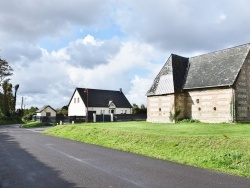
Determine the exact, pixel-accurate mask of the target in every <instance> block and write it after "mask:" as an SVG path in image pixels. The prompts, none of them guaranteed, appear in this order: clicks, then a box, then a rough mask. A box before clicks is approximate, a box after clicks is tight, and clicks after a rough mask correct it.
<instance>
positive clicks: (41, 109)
mask: <svg viewBox="0 0 250 188" xmlns="http://www.w3.org/2000/svg"><path fill="white" fill-rule="evenodd" d="M47 107H50V108H51V109H52V110H54V111H55V112H56V110H55V109H54V108H52V107H51V106H50V105H44V106H43V107H42V108H40V109H38V110H37V111H36V113H40V112H42V111H43V110H44V109H45V108H47Z"/></svg>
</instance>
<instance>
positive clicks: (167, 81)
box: [147, 54, 188, 96]
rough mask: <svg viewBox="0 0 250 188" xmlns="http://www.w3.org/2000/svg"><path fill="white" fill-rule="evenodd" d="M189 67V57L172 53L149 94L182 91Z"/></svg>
mask: <svg viewBox="0 0 250 188" xmlns="http://www.w3.org/2000/svg"><path fill="white" fill-rule="evenodd" d="M187 68H188V58H185V57H181V56H178V55H175V54H172V55H171V56H170V57H169V58H168V60H167V62H166V63H165V65H164V66H163V68H162V69H161V71H160V72H159V74H158V75H157V76H156V78H155V80H154V82H153V84H152V86H151V88H150V89H149V90H148V92H147V96H150V95H163V94H170V93H175V92H180V91H181V90H182V87H183V84H184V82H185V77H186V72H187Z"/></svg>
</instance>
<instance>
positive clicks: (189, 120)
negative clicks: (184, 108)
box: [179, 119, 200, 123]
mask: <svg viewBox="0 0 250 188" xmlns="http://www.w3.org/2000/svg"><path fill="white" fill-rule="evenodd" d="M179 123H200V121H199V120H197V119H183V120H181V121H179Z"/></svg>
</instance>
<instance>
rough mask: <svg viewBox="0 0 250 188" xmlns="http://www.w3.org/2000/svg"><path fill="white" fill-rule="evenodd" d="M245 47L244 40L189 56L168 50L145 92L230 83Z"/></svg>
mask: <svg viewBox="0 0 250 188" xmlns="http://www.w3.org/2000/svg"><path fill="white" fill-rule="evenodd" d="M249 50H250V44H245V45H241V46H236V47H233V48H228V49H224V50H219V51H216V52H212V53H208V54H203V55H199V56H196V57H191V58H184V57H181V56H178V55H174V54H172V55H171V56H170V57H169V59H168V60H167V62H166V63H165V64H164V66H163V68H162V69H161V71H160V72H159V74H158V75H157V76H156V78H155V80H154V82H153V84H152V86H151V87H150V89H149V90H148V92H147V96H152V95H164V94H170V93H175V92H181V91H183V90H188V89H197V88H208V87H220V86H232V85H233V84H234V82H235V80H236V78H237V76H238V74H239V72H240V69H241V67H242V65H243V63H244V61H245V59H246V58H247V55H248V53H249Z"/></svg>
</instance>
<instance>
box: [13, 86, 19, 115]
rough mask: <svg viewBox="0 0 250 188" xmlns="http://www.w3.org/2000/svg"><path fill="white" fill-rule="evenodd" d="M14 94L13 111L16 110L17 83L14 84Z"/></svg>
mask: <svg viewBox="0 0 250 188" xmlns="http://www.w3.org/2000/svg"><path fill="white" fill-rule="evenodd" d="M14 88H15V95H14V107H13V108H14V111H16V93H17V90H18V88H19V84H17V85H15V87H14Z"/></svg>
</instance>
